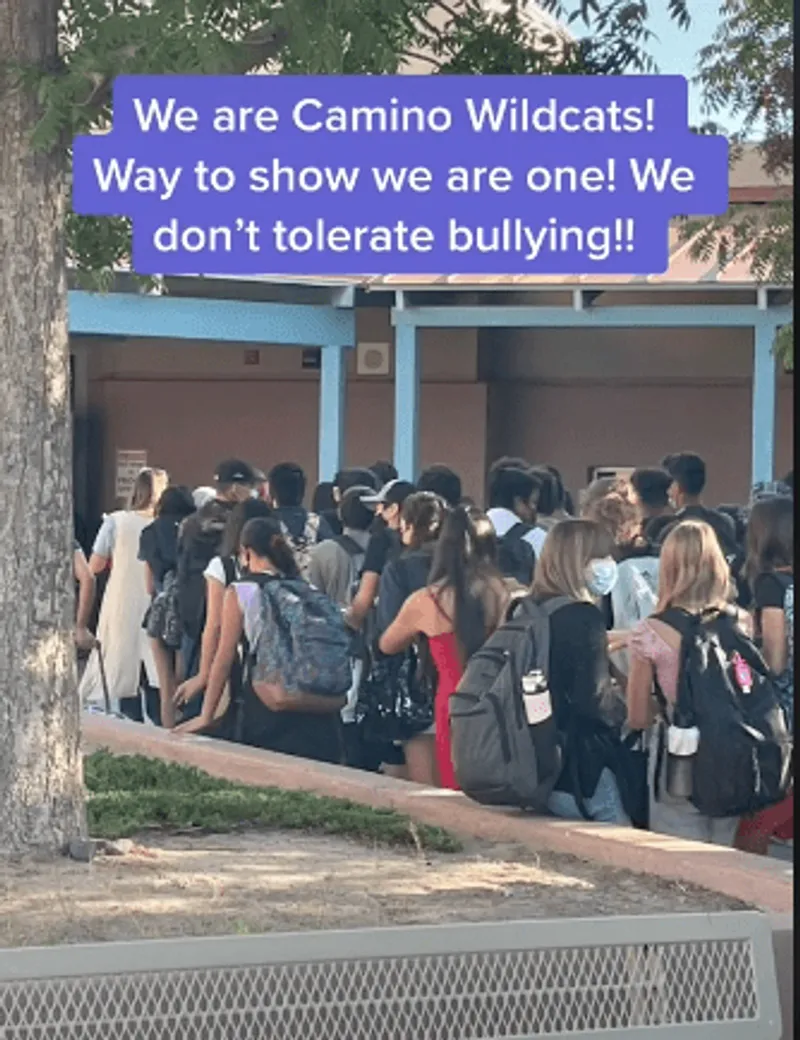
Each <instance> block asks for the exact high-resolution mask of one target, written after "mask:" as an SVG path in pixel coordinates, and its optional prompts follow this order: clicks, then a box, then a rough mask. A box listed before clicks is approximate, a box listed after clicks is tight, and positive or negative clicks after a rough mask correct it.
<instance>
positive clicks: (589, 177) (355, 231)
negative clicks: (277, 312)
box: [73, 76, 728, 275]
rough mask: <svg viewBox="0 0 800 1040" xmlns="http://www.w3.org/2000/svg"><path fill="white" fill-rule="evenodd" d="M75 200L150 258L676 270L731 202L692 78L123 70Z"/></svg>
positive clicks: (455, 270) (516, 270) (137, 265)
mask: <svg viewBox="0 0 800 1040" xmlns="http://www.w3.org/2000/svg"><path fill="white" fill-rule="evenodd" d="M113 119H114V123H113V129H112V130H111V131H110V132H108V133H105V134H92V135H87V136H82V137H78V138H76V139H75V142H74V152H73V177H74V181H73V206H74V209H75V211H76V212H77V213H80V214H86V215H95V216H100V215H103V214H107V215H116V216H127V217H129V218H131V220H132V222H133V267H134V269H135V270H136V271H137V272H138V273H140V274H145V275H146V274H175V275H178V274H186V275H192V274H207V275H210V274H219V275H223V274H228V275H247V274H264V273H269V274H286V275H291V274H303V275H357V274H435V273H446V274H566V275H581V274H586V275H593V274H602V273H605V274H627V275H648V274H660V273H662V272H664V271H665V270H666V268H667V265H668V260H669V246H668V234H669V233H668V227H669V222H670V219H671V218H674V217H677V216H682V215H693V216H712V215H717V214H720V213H724V212H725V211H726V209H727V206H728V144H727V141H726V140H725V138H723V137H717V136H704V135H698V134H695V133H693V132H692V131H691V130H690V129H689V127H688V125H687V85H686V80H685V79H684V78H683V77H682V76H609V77H589V76H585V77H582V76H575V77H566V76H565V77H561V76H556V77H551V76H548V77H544V76H419V77H417V76H230V77H228V76H223V77H217V76H120V77H119V78H118V79H117V80H116V82H115V84H114V109H113Z"/></svg>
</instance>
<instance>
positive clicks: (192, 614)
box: [177, 516, 225, 640]
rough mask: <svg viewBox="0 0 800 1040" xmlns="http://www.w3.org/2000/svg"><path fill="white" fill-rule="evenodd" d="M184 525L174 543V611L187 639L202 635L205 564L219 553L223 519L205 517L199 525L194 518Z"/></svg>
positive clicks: (204, 616)
mask: <svg viewBox="0 0 800 1040" xmlns="http://www.w3.org/2000/svg"><path fill="white" fill-rule="evenodd" d="M189 520H190V521H191V522H192V523H191V525H190V526H189V525H187V527H185V528H184V531H183V533H182V537H181V538H180V540H179V545H178V572H177V574H178V613H179V615H180V619H181V624H182V625H183V630H184V632H185V633H186V635H187V636H188V637H189V638H190V639H194V640H197V639H199V638H200V636H201V635H202V634H203V626H204V625H205V620H206V582H205V578H204V577H203V574H204V572H205V569H206V567H208V565H209V563H211V561H212V560H213V559H214V557H215V556H219V550H220V545H221V544H222V534H223V531H224V530H225V518H224V517H222V516H220V517H219V518H214V519H212V520H208V519H206V520H205V521H204V523H203V525H202V527H201V526H200V525H199V524H198V523H197V522H196V518H195V517H190V518H189Z"/></svg>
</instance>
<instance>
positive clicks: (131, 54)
mask: <svg viewBox="0 0 800 1040" xmlns="http://www.w3.org/2000/svg"><path fill="white" fill-rule="evenodd" d="M288 40H289V31H288V29H286V28H285V27H283V26H274V27H271V26H262V27H261V28H259V29H255V30H254V31H253V32H252V33H249V34H248V35H247V36H245V37H244V38H243V39H241V40H235V41H230V42H229V46H230V49H231V52H232V54H233V60H232V61H231V63H230V66H229V67H227V68H225V69H220V70H219V71H220V73H227V74H229V75H244V74H245V73H247V72H251V71H252V70H253V69H260V68H263V67H264V66H265V65H267V64H268V63H269V62H270V61H272V60H273V59H275V58H276V57H277V56H278V54H280V52H281V50H282V49H283V48H284V47H285V46H286V44H287V42H288ZM144 50H145V45H144V44H129V45H127V46H125V47H122V48H120V50H118V51H115V52H114V53H113V54H111V55H110V56H109V57H110V59H111V60H110V64H111V65H112V66H114V67H115V68H114V72H113V73H108V74H106V75H103V74H102V73H99V72H98V73H94V74H93V75H90V76H88V77H87V79H88V81H89V88H88V91H87V94H86V97H85V99H84V100H83V101H78V102H77V104H78V106H79V107H80V108H81V109H83V111H84V113H85V114H86V116H87V118H88V119H89V121H90V122H93V121H94V120H96V119H97V117H98V116H99V115H100V114H101V113H102V112H103V111H105V109H106V108H107V107H108V105H109V104H110V103H111V93H112V84H113V81H114V78H115V77H116V76H118V75H119V74H120V71H121V70H123V69H125V68H126V66H128V65H129V64H130V63H131V62H133V61H135V60H136V58H138V57H139V56H140V55H141V54H142V53H143V52H144Z"/></svg>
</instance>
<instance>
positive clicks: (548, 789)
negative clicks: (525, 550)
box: [449, 597, 572, 812]
mask: <svg viewBox="0 0 800 1040" xmlns="http://www.w3.org/2000/svg"><path fill="white" fill-rule="evenodd" d="M571 602H572V600H570V599H567V598H565V597H557V598H554V599H550V600H546V601H545V602H543V603H535V602H534V601H533V600H532V599H530V598H526V599H523V600H521V601H518V604H517V605H515V609H514V610H513V611H512V613H511V617H510V620H508V621H507V622H506V623H505V624H504V625H503V626H502V627H501V628H499V629H498V630H497V631H496V632H495V634H494V635H493V636H491V637H490V638H489V639H488V640H487V642H486V643H485V644H484V645H483V646H482V647H481V649H480V650H478V651H477V652H476V653H475V654H473V656H472V657H471V658H470V660H469V663H468V664H467V667H466V670H465V672H464V675H463V677H462V679H461V682H460V683H459V685H458V689H457V691H456V692H455V693H454V694H452V696H451V697H450V702H449V708H450V748H451V754H452V756H453V768H454V770H455V775H456V780H457V781H458V785H459V787H460V788H461V790H462V791H463V792H464V794H465V795H467V797H468V798H472V799H473V801H476V802H480V803H481V804H483V805H506V806H515V807H518V808H523V809H532V810H535V811H539V812H544V811H546V808H547V802H548V799H549V797H550V794H551V793H552V791H553V788H554V786H555V784H556V781H557V780H558V777H559V774H560V773H561V768H562V764H563V754H562V741H561V737H560V735H559V733H558V729H557V726H556V718H555V712H554V710H553V705H552V698H551V697H550V691H549V688H548V685H547V671H548V667H549V658H550V617H551V616H552V615H553V614H554V613H555V612H556V611H557V610H559V609H560V608H561V607H564V606H567V604H569V603H571ZM529 687H530V688H529ZM534 687H535V688H534ZM525 694H532V695H533V700H534V701H536V700H537V699H538V700H540V701H541V702H542V704H543V706H544V710H542V711H541V712H540V713H539V717H537V718H536V721H535V722H534V723H529V721H528V716H527V713H526V707H525ZM548 706H549V710H547V708H548Z"/></svg>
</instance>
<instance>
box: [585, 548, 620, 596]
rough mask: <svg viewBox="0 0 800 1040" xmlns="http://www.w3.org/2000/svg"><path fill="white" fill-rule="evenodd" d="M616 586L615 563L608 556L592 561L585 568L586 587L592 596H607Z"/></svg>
mask: <svg viewBox="0 0 800 1040" xmlns="http://www.w3.org/2000/svg"><path fill="white" fill-rule="evenodd" d="M616 584H617V563H616V560H612V559H611V557H610V556H606V557H605V558H604V559H602V560H592V561H591V563H590V564H589V566H588V567H587V568H586V586H587V588H588V589H589V592H591V594H592V595H593V596H607V595H608V594H609V592H611V590H612V589H613V588H614V586H615V585H616Z"/></svg>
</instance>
